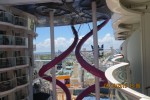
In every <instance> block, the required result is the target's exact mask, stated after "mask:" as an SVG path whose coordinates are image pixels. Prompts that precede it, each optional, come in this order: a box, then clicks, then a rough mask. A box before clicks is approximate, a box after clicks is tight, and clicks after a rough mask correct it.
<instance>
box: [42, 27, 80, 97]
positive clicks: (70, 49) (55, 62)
mask: <svg viewBox="0 0 150 100" xmlns="http://www.w3.org/2000/svg"><path fill="white" fill-rule="evenodd" d="M71 28H72V31H73V34H74V36H75V37H74V41H73V43H72V44H71V46H70V47H69V48H68V49H67V50H66V51H64V52H63V53H62V54H61V55H59V56H58V57H56V58H55V59H53V60H52V61H50V62H49V63H48V64H46V65H44V66H42V68H41V69H40V71H39V76H40V77H42V78H43V79H45V80H48V81H50V82H52V77H51V76H48V75H46V74H45V72H46V71H48V70H49V69H51V68H53V67H54V66H55V65H57V64H58V63H59V62H60V61H62V60H63V59H64V58H66V57H67V56H68V55H69V54H70V53H71V52H72V51H73V50H74V48H75V47H76V45H77V43H78V34H77V31H76V29H75V27H74V26H71ZM56 84H57V85H58V86H59V87H61V88H62V89H63V90H64V92H65V94H66V99H67V100H71V94H70V91H69V89H68V88H67V87H66V85H65V84H63V83H62V82H60V81H59V80H56Z"/></svg>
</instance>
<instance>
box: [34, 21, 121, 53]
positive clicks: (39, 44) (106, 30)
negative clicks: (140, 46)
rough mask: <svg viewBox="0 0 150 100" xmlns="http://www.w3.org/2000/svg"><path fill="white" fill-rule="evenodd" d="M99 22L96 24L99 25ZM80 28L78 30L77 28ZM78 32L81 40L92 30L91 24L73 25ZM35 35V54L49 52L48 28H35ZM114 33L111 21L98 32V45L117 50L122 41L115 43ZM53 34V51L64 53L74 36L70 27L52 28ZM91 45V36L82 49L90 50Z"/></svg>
mask: <svg viewBox="0 0 150 100" xmlns="http://www.w3.org/2000/svg"><path fill="white" fill-rule="evenodd" d="M100 23H101V22H97V24H100ZM79 27H80V28H79ZM75 28H76V29H77V30H78V35H79V39H81V38H82V37H83V36H84V35H85V34H87V33H88V32H89V31H90V29H92V23H88V24H87V23H85V24H80V25H75ZM36 33H37V34H38V37H37V38H36V39H34V44H36V51H35V52H50V46H51V45H50V28H49V27H42V28H37V29H36ZM113 33H114V31H113V29H112V22H111V20H110V21H109V22H108V23H107V25H105V26H104V27H103V28H102V29H101V30H100V31H98V44H99V45H101V44H104V49H110V47H113V48H115V49H119V47H120V45H121V43H122V42H123V41H117V40H115V39H114V34H113ZM54 34H55V51H56V52H57V51H58V50H60V51H64V50H66V49H67V48H68V47H69V45H71V43H72V42H73V39H74V35H73V33H72V30H71V27H70V26H69V25H68V26H57V27H55V28H54ZM91 45H93V36H91V37H90V38H89V39H88V40H87V41H86V42H85V44H84V45H83V47H82V48H86V50H91Z"/></svg>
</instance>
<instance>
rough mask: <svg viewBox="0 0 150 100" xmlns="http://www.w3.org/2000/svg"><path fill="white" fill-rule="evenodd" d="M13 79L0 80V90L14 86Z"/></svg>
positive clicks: (6, 89)
mask: <svg viewBox="0 0 150 100" xmlns="http://www.w3.org/2000/svg"><path fill="white" fill-rule="evenodd" d="M15 81H16V80H15V79H11V80H7V81H2V82H0V92H4V91H8V90H11V89H13V88H14V87H16V84H15Z"/></svg>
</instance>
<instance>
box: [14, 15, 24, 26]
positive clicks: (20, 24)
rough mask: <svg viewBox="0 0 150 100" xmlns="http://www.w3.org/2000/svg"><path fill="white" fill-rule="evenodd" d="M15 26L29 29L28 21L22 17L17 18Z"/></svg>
mask: <svg viewBox="0 0 150 100" xmlns="http://www.w3.org/2000/svg"><path fill="white" fill-rule="evenodd" d="M14 19H15V25H19V26H24V27H27V20H26V19H25V18H22V17H18V16H15V18H14Z"/></svg>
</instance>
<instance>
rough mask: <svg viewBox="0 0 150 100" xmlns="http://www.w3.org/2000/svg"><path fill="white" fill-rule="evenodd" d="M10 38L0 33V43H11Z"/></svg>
mask: <svg viewBox="0 0 150 100" xmlns="http://www.w3.org/2000/svg"><path fill="white" fill-rule="evenodd" d="M12 38H13V37H12V36H9V35H0V45H13V41H12V40H13V39H12Z"/></svg>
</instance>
